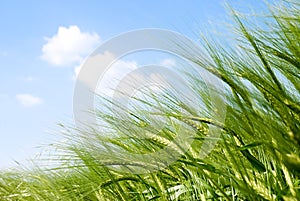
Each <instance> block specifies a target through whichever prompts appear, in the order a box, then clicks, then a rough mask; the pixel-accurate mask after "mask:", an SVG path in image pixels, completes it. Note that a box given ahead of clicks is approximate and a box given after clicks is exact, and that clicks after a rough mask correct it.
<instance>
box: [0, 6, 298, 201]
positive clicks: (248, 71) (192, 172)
mask: <svg viewBox="0 0 300 201" xmlns="http://www.w3.org/2000/svg"><path fill="white" fill-rule="evenodd" d="M229 10H230V9H229ZM229 13H230V14H232V16H233V21H234V24H233V28H232V30H231V31H232V32H233V34H234V36H235V41H232V46H229V45H228V44H226V45H224V44H222V43H218V42H216V40H214V38H213V37H210V38H207V37H204V39H203V41H204V42H203V43H202V46H203V49H204V50H205V51H206V53H207V54H208V55H209V58H202V57H200V56H199V57H198V56H197V55H196V54H195V55H185V59H187V60H189V61H191V62H193V63H194V64H196V66H197V67H198V68H202V69H205V70H206V71H208V72H210V73H211V74H213V75H214V76H216V77H217V79H220V80H221V82H222V83H223V84H224V86H225V90H218V89H215V88H212V89H210V90H214V91H215V93H218V94H219V95H220V96H221V97H222V99H223V100H222V101H223V102H224V104H225V106H224V108H225V109H226V118H225V120H224V122H220V121H219V119H218V118H214V116H213V115H211V114H210V111H214V110H216V109H218V108H214V107H215V105H214V104H211V103H212V101H214V100H211V98H210V97H208V96H207V90H208V89H209V86H208V85H205V83H203V81H202V80H201V79H200V78H199V77H198V76H197V74H194V73H192V72H190V71H188V70H185V71H184V72H182V73H183V74H184V75H185V78H186V80H187V82H188V83H189V85H190V86H191V88H192V89H193V93H194V94H196V96H197V97H199V98H200V99H201V100H202V102H203V104H202V107H203V108H202V109H201V110H199V108H195V107H194V106H193V105H191V104H189V101H187V102H185V101H184V100H185V99H180V98H178V97H176V95H174V94H172V93H168V92H167V91H166V92H165V93H162V94H160V96H157V95H155V94H154V93H153V92H151V91H145V92H144V93H145V94H144V95H145V96H147V97H148V98H147V99H146V100H147V101H146V102H145V101H144V100H142V99H137V100H136V102H137V103H138V102H140V103H138V104H137V105H136V106H133V107H132V108H131V109H130V111H127V113H126V115H125V114H124V115H123V116H122V115H120V116H117V117H116V116H114V115H113V111H110V110H109V105H111V104H116V103H114V102H113V101H112V100H110V99H108V98H103V97H102V98H101V97H99V104H102V105H101V106H99V108H101V107H102V108H103V107H107V109H105V110H98V111H97V113H96V115H97V118H99V122H103V126H104V125H105V129H103V130H101V129H99V128H98V129H95V128H93V126H94V125H88V126H87V127H86V129H76V128H75V126H72V125H64V124H62V125H61V126H62V128H63V129H64V130H65V132H64V134H63V135H64V138H65V139H66V140H65V141H64V142H63V143H56V144H54V145H52V146H54V148H55V149H56V150H58V151H57V152H56V154H54V155H53V156H51V157H50V158H51V159H49V160H51V161H49V163H50V164H51V162H53V163H57V164H59V165H58V166H55V167H53V168H48V169H46V168H44V167H38V166H36V167H33V168H30V169H26V168H23V169H22V168H19V169H17V170H12V171H6V172H4V171H3V172H1V173H0V200H3V201H13V200H15V201H17V200H18V201H23V200H26V201H27V200H62V201H68V200H70V201H74V200H99V201H105V200H107V201H112V200H124V201H125V200H126V201H130V200H137V201H141V200H173V201H176V200H178V201H179V200H255V201H256V200H286V201H296V200H300V177H299V176H300V3H299V2H298V1H288V2H281V3H280V4H279V5H277V6H274V5H270V10H269V13H266V15H264V16H256V19H255V20H256V23H254V21H255V20H253V18H254V16H247V17H245V16H244V15H243V14H240V13H238V12H237V11H235V10H230V11H229ZM257 20H258V21H257ZM174 45H177V46H178V48H179V49H180V48H181V49H182V51H184V49H185V48H188V47H186V46H185V44H183V43H182V41H174ZM141 104H143V105H147V106H148V107H149V108H153V111H159V112H156V114H155V115H154V114H151V112H150V111H151V110H143V109H142V108H141V107H139V106H140V105H141ZM116 107H118V105H116ZM161 121H163V125H164V126H163V127H161ZM158 125H160V126H158ZM98 127H99V126H98ZM179 128H180V129H179ZM214 128H217V129H219V130H220V135H219V136H217V137H215V139H213V138H214V137H213V136H211V135H209V134H208V130H209V129H214ZM179 132H184V133H185V136H188V137H189V136H190V138H192V144H191V146H190V148H189V149H188V151H183V148H182V145H181V144H178V143H176V142H174V139H175V138H176V137H177V136H178V135H179ZM141 135H143V136H145V137H144V138H141V137H140V136H141ZM207 140H216V141H217V143H216V145H215V147H214V149H213V150H212V151H211V152H210V153H209V154H208V155H207V157H200V155H199V152H200V151H201V147H202V145H203V142H204V141H207ZM166 146H169V148H170V149H169V151H170V156H168V157H172V156H173V155H174V157H175V156H177V155H179V158H178V159H177V160H175V162H173V163H171V164H169V165H168V166H166V167H164V168H161V169H158V170H156V171H153V169H155V168H157V167H163V166H164V160H160V159H159V158H157V159H156V160H155V159H153V160H137V159H135V158H133V157H128V156H132V154H145V153H151V152H155V151H157V150H159V149H161V148H164V147H166ZM136 170H139V171H141V173H137V172H135V171H136Z"/></svg>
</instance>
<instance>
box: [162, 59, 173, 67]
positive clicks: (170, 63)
mask: <svg viewBox="0 0 300 201" xmlns="http://www.w3.org/2000/svg"><path fill="white" fill-rule="evenodd" d="M160 65H161V66H165V67H173V66H176V62H175V60H173V59H165V60H163V61H162V62H160Z"/></svg>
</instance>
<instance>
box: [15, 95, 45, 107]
mask: <svg viewBox="0 0 300 201" xmlns="http://www.w3.org/2000/svg"><path fill="white" fill-rule="evenodd" d="M16 99H17V100H18V101H19V103H20V104H21V105H23V106H24V107H32V106H35V105H39V104H42V103H43V100H42V99H41V98H39V97H36V96H33V95H31V94H17V95H16Z"/></svg>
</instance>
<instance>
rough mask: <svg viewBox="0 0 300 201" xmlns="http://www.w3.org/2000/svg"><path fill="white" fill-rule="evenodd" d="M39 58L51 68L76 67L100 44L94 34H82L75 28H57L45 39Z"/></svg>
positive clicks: (97, 36)
mask: <svg viewBox="0 0 300 201" xmlns="http://www.w3.org/2000/svg"><path fill="white" fill-rule="evenodd" d="M46 41H47V43H46V44H45V45H44V46H43V48H42V56H41V58H42V59H43V60H45V61H47V62H49V63H50V64H51V65H53V66H68V65H78V64H79V63H81V62H82V60H83V58H84V57H85V56H87V54H89V53H90V52H91V51H92V50H93V49H94V48H95V47H96V45H98V44H99V43H100V37H99V35H98V34H96V33H89V32H82V31H81V30H80V29H79V27H77V26H69V27H59V28H58V31H57V33H56V34H55V35H54V36H52V37H50V38H46Z"/></svg>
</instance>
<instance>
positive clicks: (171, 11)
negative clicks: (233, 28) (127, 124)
mask: <svg viewBox="0 0 300 201" xmlns="http://www.w3.org/2000/svg"><path fill="white" fill-rule="evenodd" d="M230 2H231V3H232V2H234V4H235V6H236V7H238V8H239V9H242V10H244V11H249V10H248V7H247V6H251V7H252V9H253V10H255V11H258V12H260V11H261V10H262V1H255V2H256V3H248V5H244V4H245V1H244V2H243V1H233V0H232V1H229V3H230ZM251 2H252V1H251ZM253 2H254V1H253ZM228 19H229V16H228V14H227V11H226V9H225V8H224V1H223V0H202V1H195V0H194V1H192V0H187V1H176V0H175V1H171V0H166V1H158V0H154V1H146V0H142V1H116V0H112V1H85V2H83V1H55V0H53V1H6V2H2V3H1V6H0V27H1V31H0V68H1V74H0V103H1V104H0V111H1V113H0V137H1V138H0V168H4V167H12V166H14V165H15V162H14V161H15V160H16V161H19V162H21V163H24V161H25V160H26V159H28V158H32V157H34V156H35V154H36V153H38V152H39V151H40V149H39V148H37V147H39V146H40V145H43V144H47V143H50V142H51V140H55V138H56V137H55V135H53V134H55V133H57V132H58V131H59V127H58V126H57V125H56V124H57V123H67V124H69V123H72V95H73V89H74V83H75V81H74V78H75V71H76V70H75V69H76V67H77V69H78V66H79V65H80V63H81V62H82V61H83V60H84V58H85V57H86V56H88V55H89V53H91V52H92V51H93V49H94V48H96V47H97V46H98V45H100V44H101V43H102V42H103V41H106V40H108V39H110V38H112V37H113V36H115V35H118V34H121V33H123V32H128V31H130V30H133V29H142V28H163V29H170V30H174V31H178V32H180V33H182V34H184V35H187V36H188V37H191V38H193V39H196V38H197V35H196V33H198V32H199V31H201V30H203V31H207V30H204V29H205V28H208V27H210V26H211V25H213V27H215V28H217V29H219V30H223V29H224V28H225V24H224V22H228ZM219 37H221V36H219Z"/></svg>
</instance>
